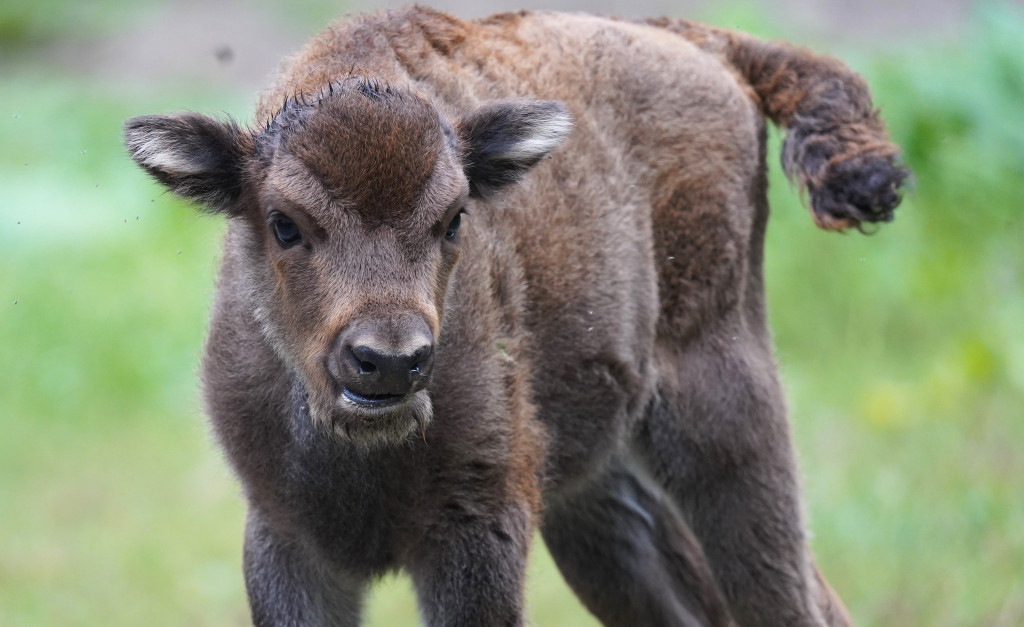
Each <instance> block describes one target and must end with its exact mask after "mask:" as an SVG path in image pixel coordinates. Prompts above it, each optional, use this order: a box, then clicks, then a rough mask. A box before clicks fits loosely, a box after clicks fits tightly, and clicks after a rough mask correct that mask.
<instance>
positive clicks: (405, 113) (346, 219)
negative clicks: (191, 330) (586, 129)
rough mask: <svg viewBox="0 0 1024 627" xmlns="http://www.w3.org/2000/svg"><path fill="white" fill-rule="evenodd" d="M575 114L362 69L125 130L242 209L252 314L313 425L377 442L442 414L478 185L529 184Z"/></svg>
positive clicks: (134, 142) (179, 176)
mask: <svg viewBox="0 0 1024 627" xmlns="http://www.w3.org/2000/svg"><path fill="white" fill-rule="evenodd" d="M570 128H571V121H570V118H569V116H568V114H567V113H566V111H565V109H564V107H563V106H562V105H561V104H559V103H556V102H550V101H498V102H493V103H490V104H487V105H484V106H482V107H479V108H477V109H476V110H473V111H469V112H467V113H466V114H464V115H462V116H461V117H460V118H458V119H455V120H447V119H445V116H443V115H442V114H441V113H440V112H439V110H438V108H437V107H436V106H435V105H434V104H433V103H432V102H431V101H430V100H428V99H426V98H423V97H421V96H419V95H417V94H415V93H413V92H412V91H410V90H408V89H403V88H400V87H393V86H389V85H385V84H381V83H378V82H375V81H372V80H367V79H364V78H348V79H344V80H341V81H337V82H333V83H331V84H330V85H328V86H326V87H325V88H324V89H323V91H322V92H321V93H319V94H317V95H316V96H315V97H313V98H310V99H307V98H305V97H301V96H299V97H293V98H291V99H289V100H288V101H286V102H285V103H284V104H283V106H282V107H281V109H280V110H279V111H278V112H277V113H276V114H275V115H274V116H273V117H272V119H271V120H269V122H268V123H267V124H266V125H265V126H264V127H262V128H260V129H258V130H256V131H251V132H250V131H246V130H243V129H240V128H239V127H238V126H237V125H235V124H234V123H233V122H230V121H229V122H221V121H217V120H213V119H210V118H208V117H205V116H202V115H198V114H194V113H185V114H179V115H170V116H142V117H137V118H133V119H131V120H129V121H128V122H127V123H126V124H125V143H126V146H127V148H128V151H129V153H130V154H131V157H132V159H134V160H135V162H136V163H138V164H139V165H140V166H141V167H142V168H143V169H145V170H146V171H147V172H148V173H149V174H150V175H152V176H153V177H154V178H156V179H157V180H158V181H160V182H161V183H162V184H164V185H165V186H166V187H167V188H169V189H170V190H171V191H173V192H174V193H176V194H178V195H180V196H183V197H185V198H188V199H191V200H193V201H197V202H199V203H201V204H203V205H204V206H205V207H206V208H207V209H208V210H210V211H214V212H219V213H223V214H225V215H227V216H228V218H229V219H230V220H232V221H234V222H235V223H236V225H237V226H238V228H237V229H235V230H234V232H235V233H238V234H239V235H238V237H233V238H231V244H229V245H231V246H239V247H241V248H242V250H241V251H237V252H240V253H241V255H240V256H239V257H238V258H241V259H244V265H245V267H244V268H243V269H242V273H243V276H244V277H245V281H246V288H247V289H246V290H245V291H246V293H247V294H248V296H247V299H248V302H247V307H248V310H249V311H250V312H251V314H252V317H253V319H254V320H255V321H256V322H257V323H258V324H259V326H260V329H261V331H262V333H263V335H264V337H265V339H266V340H267V342H268V343H269V344H270V345H271V346H272V347H273V349H274V351H275V353H276V354H277V355H278V356H279V358H280V359H281V360H282V361H283V362H284V363H285V364H286V365H287V366H288V368H289V369H290V370H291V371H292V372H293V373H294V374H295V376H296V377H297V379H298V380H299V381H300V382H301V384H302V386H303V388H304V390H305V392H306V398H307V403H308V407H309V413H310V415H311V417H312V419H313V421H314V422H315V423H316V424H317V425H319V426H322V427H325V428H328V429H330V430H332V431H333V432H335V433H338V434H340V435H342V436H343V437H348V438H350V439H351V440H353V441H354V442H356V443H359V444H363V445H367V446H369V445H374V444H380V443H397V442H401V441H404V439H405V438H406V437H408V436H409V435H410V433H411V432H413V430H414V429H415V428H416V427H417V425H418V426H419V427H420V428H423V427H424V425H425V424H426V422H428V421H429V420H430V418H431V414H432V411H431V402H430V396H429V386H430V375H431V367H432V363H433V356H434V352H435V351H434V349H435V345H436V343H437V340H438V337H439V335H440V331H441V326H442V323H443V320H444V302H445V294H446V292H447V290H448V287H449V283H450V277H451V276H452V270H453V268H454V267H455V265H456V262H457V261H458V258H459V250H460V247H461V246H462V245H463V242H462V239H463V238H464V237H465V236H466V235H465V234H463V233H460V231H459V226H460V223H461V221H462V216H463V214H464V213H465V211H464V210H465V206H466V204H467V202H468V199H469V198H475V199H478V200H486V199H487V198H488V197H489V196H490V194H491V193H492V192H494V191H495V190H498V189H499V188H501V187H504V186H506V185H509V184H512V183H515V182H516V181H518V180H519V179H520V178H521V177H522V176H523V174H524V173H525V172H526V171H527V170H528V169H529V168H530V167H532V166H533V165H534V164H536V163H537V162H538V161H539V160H540V159H541V158H542V157H544V156H545V155H546V154H547V153H549V152H550V151H551V150H553V149H554V148H555V147H556V146H558V144H559V143H560V142H561V141H562V140H563V139H564V138H565V136H566V135H567V134H568V132H569V130H570ZM470 235H471V234H470Z"/></svg>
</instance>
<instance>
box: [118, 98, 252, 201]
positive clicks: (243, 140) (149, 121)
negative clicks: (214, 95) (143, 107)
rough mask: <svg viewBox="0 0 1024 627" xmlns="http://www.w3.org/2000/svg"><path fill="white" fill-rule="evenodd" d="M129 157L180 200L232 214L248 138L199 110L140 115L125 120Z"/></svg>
mask: <svg viewBox="0 0 1024 627" xmlns="http://www.w3.org/2000/svg"><path fill="white" fill-rule="evenodd" d="M124 144H125V147H126V148H127V149H128V154H129V155H131V158H132V160H134V161H135V163H137V164H139V166H140V167H142V169H144V170H145V171H146V172H148V173H149V175H150V176H152V177H153V178H155V179H156V180H158V181H160V182H161V183H163V185H164V186H165V187H167V189H169V190H171V191H172V192H174V193H175V194H177V195H178V196H181V197H182V198H187V199H189V200H191V201H194V202H197V203H200V204H202V205H205V206H206V207H207V208H208V209H210V210H211V211H224V212H229V213H230V212H234V211H235V210H236V203H237V200H238V197H239V196H240V195H241V192H242V168H243V164H244V160H245V156H246V155H247V154H249V153H251V149H252V137H251V136H250V135H249V133H246V132H243V131H242V130H241V129H239V128H238V125H237V124H235V123H234V122H233V121H228V122H220V121H217V120H214V119H212V118H208V117H206V116H205V115H199V114H198V113H181V114H176V115H143V116H139V117H137V118H132V119H130V120H128V121H127V122H125V124H124Z"/></svg>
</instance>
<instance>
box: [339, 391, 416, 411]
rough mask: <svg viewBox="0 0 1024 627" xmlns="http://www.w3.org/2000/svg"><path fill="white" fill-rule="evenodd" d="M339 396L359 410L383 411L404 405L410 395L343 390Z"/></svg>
mask: <svg viewBox="0 0 1024 627" xmlns="http://www.w3.org/2000/svg"><path fill="white" fill-rule="evenodd" d="M341 396H342V397H343V398H344V399H345V400H347V401H349V402H350V403H352V404H353V405H355V406H356V407H359V408H361V409H383V408H385V407H397V406H399V405H401V404H403V403H405V402H406V401H408V400H409V398H410V397H411V396H412V394H360V393H358V392H353V391H352V390H350V389H348V388H343V389H342V390H341Z"/></svg>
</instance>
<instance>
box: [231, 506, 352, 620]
mask: <svg viewBox="0 0 1024 627" xmlns="http://www.w3.org/2000/svg"><path fill="white" fill-rule="evenodd" d="M243 568H244V570H245V588H246V592H247V593H248V595H249V609H250V611H251V612H252V622H253V625H256V627H303V626H306V625H336V626H338V627H344V626H346V625H351V626H355V625H358V624H359V616H360V610H361V607H362V599H363V593H364V591H365V589H366V586H365V584H364V582H363V581H362V580H361V579H360V578H358V577H355V576H346V575H344V574H343V573H341V572H339V571H338V570H337V569H336V568H334V567H333V566H331V565H330V564H328V563H327V562H326V561H325V560H324V559H323V558H322V557H321V556H319V555H317V553H316V551H315V549H313V548H312V547H311V546H310V545H309V544H307V543H305V542H303V541H302V540H301V539H300V538H296V537H290V536H288V535H287V534H283V533H281V532H280V531H278V530H275V529H273V528H272V527H271V526H270V525H269V524H268V523H267V522H266V520H265V519H264V518H263V516H262V515H261V514H260V513H259V512H258V511H256V510H255V509H250V510H249V515H248V517H247V519H246V524H245V548H244V555H243Z"/></svg>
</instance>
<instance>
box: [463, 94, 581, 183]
mask: <svg viewBox="0 0 1024 627" xmlns="http://www.w3.org/2000/svg"><path fill="white" fill-rule="evenodd" d="M571 130H572V117H571V116H570V115H569V112H568V111H566V109H565V106H564V105H563V104H562V103H560V102H555V101H553V100H501V101H498V102H494V103H491V104H487V105H484V106H482V107H480V108H479V109H477V110H476V111H474V112H472V113H470V114H469V115H467V116H466V117H465V118H463V120H462V122H461V123H460V124H459V137H460V139H461V140H462V144H463V146H464V147H465V157H464V159H465V162H464V165H463V167H464V168H465V172H466V178H468V179H469V191H470V196H473V197H474V198H486V197H487V196H488V195H490V194H492V193H493V192H495V191H496V190H498V189H500V188H501V187H504V186H505V185H509V184H511V183H515V182H517V181H519V180H520V179H521V178H523V175H524V174H526V171H527V170H529V169H530V168H532V167H533V166H534V165H536V164H537V162H538V161H540V160H541V159H542V158H543V157H544V156H545V155H547V154H548V153H549V152H551V151H552V150H554V149H555V148H557V147H558V145H559V144H561V143H562V140H564V139H565V138H566V136H567V135H568V134H569V131H571Z"/></svg>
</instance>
